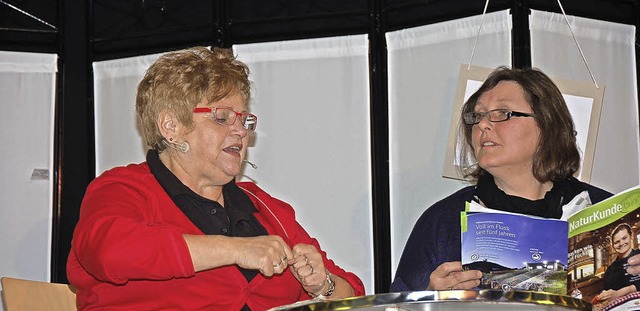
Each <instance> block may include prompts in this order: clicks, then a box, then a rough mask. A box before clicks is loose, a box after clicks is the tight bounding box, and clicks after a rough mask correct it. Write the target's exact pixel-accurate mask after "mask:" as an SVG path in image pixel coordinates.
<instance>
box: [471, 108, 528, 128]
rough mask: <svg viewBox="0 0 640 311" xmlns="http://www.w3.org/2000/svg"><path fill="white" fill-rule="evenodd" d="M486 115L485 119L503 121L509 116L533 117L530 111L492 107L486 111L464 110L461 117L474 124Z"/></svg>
mask: <svg viewBox="0 0 640 311" xmlns="http://www.w3.org/2000/svg"><path fill="white" fill-rule="evenodd" d="M484 117H487V120H489V121H491V122H504V121H507V120H509V119H511V117H532V118H535V115H533V114H530V113H524V112H518V111H511V110H509V109H494V110H489V111H487V112H475V111H473V112H465V113H463V114H462V119H463V120H464V124H467V125H474V124H478V123H480V121H481V120H482V118H484Z"/></svg>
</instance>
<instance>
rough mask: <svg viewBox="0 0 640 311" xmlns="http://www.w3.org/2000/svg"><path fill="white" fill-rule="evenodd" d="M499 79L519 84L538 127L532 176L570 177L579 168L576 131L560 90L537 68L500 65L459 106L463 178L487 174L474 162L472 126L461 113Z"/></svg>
mask: <svg viewBox="0 0 640 311" xmlns="http://www.w3.org/2000/svg"><path fill="white" fill-rule="evenodd" d="M501 81H512V82H515V83H517V84H518V85H520V86H521V87H522V90H523V92H524V96H525V99H526V100H527V103H528V104H529V107H531V111H532V112H533V114H534V115H535V122H536V125H537V126H538V128H539V129H540V141H539V142H538V149H537V150H536V152H535V154H534V156H533V168H532V170H533V172H532V173H533V176H534V177H535V178H536V179H537V180H538V181H540V182H547V181H556V180H562V179H566V178H569V177H571V176H573V175H574V174H575V173H576V172H577V171H578V170H579V169H580V152H579V150H578V147H577V145H576V134H577V132H576V131H575V126H574V124H573V119H572V118H571V113H570V112H569V109H568V108H567V104H566V102H565V101H564V98H563V97H562V93H561V92H560V90H559V89H558V87H557V86H556V85H555V84H554V83H553V81H552V80H551V79H550V78H549V77H548V76H547V75H546V74H544V73H543V72H542V71H540V70H538V69H535V68H524V69H510V68H508V67H504V66H500V67H498V68H496V69H495V70H494V71H493V72H492V73H491V74H490V75H489V77H487V79H486V80H485V81H484V83H483V84H482V86H480V88H479V89H478V90H477V91H476V92H475V93H473V95H471V97H469V99H468V100H467V101H466V102H465V103H464V106H463V107H462V113H461V115H460V120H459V122H460V131H459V133H460V135H461V137H464V139H465V144H461V145H462V146H461V150H460V151H461V152H459V153H458V154H459V161H460V162H459V163H461V164H462V165H461V170H462V174H463V175H464V176H465V178H467V179H470V180H477V179H478V177H480V175H483V174H488V173H487V172H486V171H485V170H484V169H483V168H481V167H480V166H478V165H477V164H476V163H475V162H476V159H475V156H474V155H475V153H474V150H473V145H472V138H471V132H472V128H473V126H474V125H468V124H465V123H464V122H463V120H462V114H464V113H466V112H473V111H474V109H475V106H476V104H477V101H478V99H479V98H480V96H482V94H484V93H486V92H488V91H490V90H491V89H493V88H494V87H495V86H496V85H498V83H499V82H501Z"/></svg>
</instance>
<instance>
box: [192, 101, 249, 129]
mask: <svg viewBox="0 0 640 311" xmlns="http://www.w3.org/2000/svg"><path fill="white" fill-rule="evenodd" d="M193 113H211V120H212V121H213V122H215V123H218V124H220V125H229V126H231V125H233V124H234V123H236V120H237V119H238V118H240V121H241V122H242V127H244V128H245V129H246V130H247V131H251V132H253V131H255V130H256V126H257V125H258V117H257V116H256V115H255V114H252V113H248V112H236V111H235V110H233V109H231V108H230V107H196V108H195V109H193Z"/></svg>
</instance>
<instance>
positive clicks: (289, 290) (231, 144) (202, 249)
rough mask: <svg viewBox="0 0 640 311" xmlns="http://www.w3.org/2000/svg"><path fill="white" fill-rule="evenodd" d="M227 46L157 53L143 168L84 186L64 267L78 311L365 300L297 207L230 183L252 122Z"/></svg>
mask: <svg viewBox="0 0 640 311" xmlns="http://www.w3.org/2000/svg"><path fill="white" fill-rule="evenodd" d="M248 75H249V70H248V68H247V66H246V65H245V64H243V63H242V62H240V61H238V60H236V59H235V57H234V56H233V54H232V53H231V52H230V51H229V50H226V49H218V48H214V49H213V50H209V49H207V48H203V47H197V48H191V49H187V50H182V51H177V52H172V53H168V54H165V55H163V56H161V57H160V58H159V59H158V60H157V61H156V62H155V63H154V64H153V65H152V66H151V67H150V68H149V69H148V70H147V72H146V74H145V76H144V78H143V79H142V81H141V82H140V84H139V85H138V93H137V98H136V111H137V115H138V119H139V121H140V125H141V128H142V132H143V136H144V139H145V143H146V144H147V145H148V146H150V147H151V149H150V150H149V151H148V153H147V161H146V162H143V163H140V164H131V165H128V166H126V167H117V168H114V169H111V170H109V171H107V172H105V173H103V174H102V175H101V176H99V177H98V178H96V179H95V180H94V181H93V182H92V183H91V184H90V185H89V187H88V188H87V192H86V194H85V197H84V199H83V202H82V207H81V210H80V220H79V222H78V224H77V226H76V229H75V232H74V236H73V242H72V249H71V253H70V255H69V261H68V263H67V274H68V277H69V280H70V282H71V283H72V284H73V285H74V286H75V287H77V289H78V291H77V300H78V301H77V302H78V307H79V309H80V310H98V309H100V310H104V309H118V310H204V309H206V310H265V309H269V308H271V307H275V306H280V305H285V304H290V303H293V302H296V301H299V300H305V299H310V298H311V297H317V296H326V297H330V298H344V297H350V296H358V295H363V294H364V286H363V284H362V282H361V281H360V279H359V278H358V277H357V276H356V275H354V274H353V273H350V272H347V271H345V270H343V269H341V268H340V267H338V266H337V265H336V264H335V263H334V262H333V261H332V260H330V259H328V258H327V255H326V253H325V252H323V251H322V249H321V248H320V245H319V244H318V242H317V241H316V240H315V239H313V238H312V237H310V236H309V234H307V232H306V231H305V230H304V229H303V228H302V227H301V226H300V224H299V223H298V222H297V221H296V220H295V214H294V211H293V209H292V208H291V206H289V205H288V204H287V203H285V202H282V201H280V200H278V199H275V198H273V197H271V196H270V195H269V194H267V193H266V192H264V191H263V190H261V189H260V188H258V187H257V186H256V185H255V184H253V183H236V182H235V181H234V178H235V176H237V175H238V174H239V173H240V172H241V169H242V166H243V164H244V162H245V160H244V159H245V154H246V149H247V146H248V140H249V135H250V133H251V132H253V131H254V130H255V128H256V125H257V117H256V116H255V115H253V114H251V113H249V112H248V111H247V108H248V107H247V104H248V101H249V98H250V82H249V80H248Z"/></svg>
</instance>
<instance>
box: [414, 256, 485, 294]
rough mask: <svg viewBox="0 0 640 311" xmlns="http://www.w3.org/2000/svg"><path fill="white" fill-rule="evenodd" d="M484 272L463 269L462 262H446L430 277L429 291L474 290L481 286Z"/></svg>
mask: <svg viewBox="0 0 640 311" xmlns="http://www.w3.org/2000/svg"><path fill="white" fill-rule="evenodd" d="M481 278H482V272H480V271H478V270H467V271H464V270H463V269H462V262H460V261H452V262H445V263H443V264H441V265H440V266H438V268H436V269H435V270H434V271H433V272H431V275H430V276H429V286H427V290H452V289H472V288H474V287H476V286H478V285H480V279H481Z"/></svg>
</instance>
